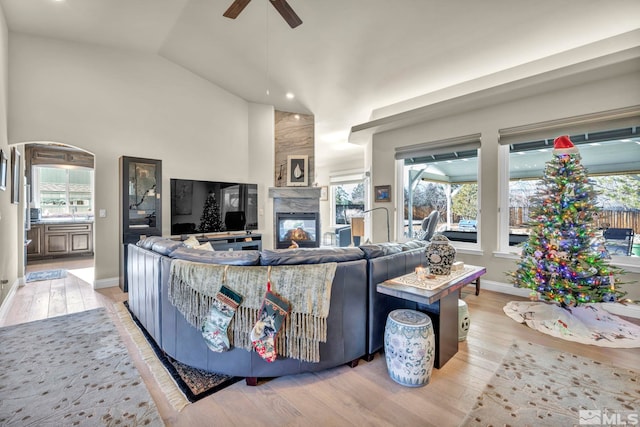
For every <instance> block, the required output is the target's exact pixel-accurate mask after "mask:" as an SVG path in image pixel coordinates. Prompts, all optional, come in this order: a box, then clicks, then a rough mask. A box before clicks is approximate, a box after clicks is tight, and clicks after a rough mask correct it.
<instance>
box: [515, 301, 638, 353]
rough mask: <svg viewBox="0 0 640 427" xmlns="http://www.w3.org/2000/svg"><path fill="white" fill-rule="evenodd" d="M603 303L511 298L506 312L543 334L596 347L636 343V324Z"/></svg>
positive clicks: (626, 346)
mask: <svg viewBox="0 0 640 427" xmlns="http://www.w3.org/2000/svg"><path fill="white" fill-rule="evenodd" d="M603 305H604V304H603V303H597V304H584V305H579V306H578V307H572V308H571V309H569V310H567V309H564V308H562V307H560V306H559V305H556V304H552V303H545V302H539V301H536V302H530V301H511V302H509V303H507V305H505V306H504V308H503V310H504V312H505V313H506V315H507V316H509V317H510V318H512V319H513V320H515V321H516V322H518V323H526V324H527V325H528V326H529V327H530V328H533V329H536V330H538V331H540V332H542V333H545V334H547V335H551V336H554V337H558V338H562V339H565V340H568V341H576V342H579V343H583V344H592V345H597V346H600V347H619V348H635V347H640V326H638V325H635V324H633V323H631V322H628V321H626V320H624V319H622V318H620V317H618V316H616V315H614V314H611V313H609V312H608V311H607V310H605V309H604V307H603Z"/></svg>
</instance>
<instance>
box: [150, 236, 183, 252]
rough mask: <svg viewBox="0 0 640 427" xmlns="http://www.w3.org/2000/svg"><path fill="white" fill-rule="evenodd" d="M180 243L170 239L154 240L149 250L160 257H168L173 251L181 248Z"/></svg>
mask: <svg viewBox="0 0 640 427" xmlns="http://www.w3.org/2000/svg"><path fill="white" fill-rule="evenodd" d="M182 246H183V245H182V242H180V241H178V240H171V239H167V238H164V239H159V240H156V241H155V242H154V243H153V245H152V246H151V250H152V251H154V252H157V253H159V254H160V255H169V254H170V253H171V252H173V251H174V250H175V249H177V248H180V247H182Z"/></svg>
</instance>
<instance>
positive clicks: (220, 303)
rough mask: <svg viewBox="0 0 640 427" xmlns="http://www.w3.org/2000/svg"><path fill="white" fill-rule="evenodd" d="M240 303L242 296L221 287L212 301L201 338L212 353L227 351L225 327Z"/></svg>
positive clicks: (227, 338)
mask: <svg viewBox="0 0 640 427" xmlns="http://www.w3.org/2000/svg"><path fill="white" fill-rule="evenodd" d="M241 302H242V296H240V295H238V294H237V293H235V292H234V291H232V290H231V289H229V288H227V287H226V286H225V285H222V287H221V288H220V291H218V294H217V295H216V299H215V300H214V301H213V305H212V306H211V311H210V312H209V316H208V317H207V320H205V322H204V325H202V336H203V337H204V340H205V342H206V343H207V347H209V348H210V349H211V350H212V351H217V352H223V351H227V350H229V337H228V336H227V327H228V326H229V323H230V322H231V319H232V318H233V315H234V314H235V312H236V309H237V308H238V306H239V305H240V303H241Z"/></svg>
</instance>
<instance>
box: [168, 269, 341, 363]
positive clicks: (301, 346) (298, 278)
mask: <svg viewBox="0 0 640 427" xmlns="http://www.w3.org/2000/svg"><path fill="white" fill-rule="evenodd" d="M336 267H337V264H336V263H326V264H309V265H286V266H273V267H261V266H250V267H239V266H231V265H216V264H202V263H197V262H191V261H184V260H174V261H173V262H172V263H171V274H170V277H169V302H171V304H173V305H175V306H176V308H177V309H178V310H179V311H180V312H181V313H182V314H183V315H184V317H185V318H186V319H187V321H188V322H189V323H190V324H191V325H193V326H194V327H196V328H198V329H201V328H202V324H203V323H204V321H205V320H206V317H207V315H208V314H209V310H210V308H211V304H212V302H213V300H214V299H215V296H216V294H217V292H218V291H219V290H220V287H221V286H222V284H225V285H226V286H227V287H229V288H231V289H233V290H234V291H235V292H237V293H238V294H240V295H242V297H243V298H244V299H243V301H242V304H241V305H240V306H239V307H238V311H237V312H236V315H235V316H234V317H233V320H232V321H231V323H230V325H229V331H230V343H231V345H234V346H236V347H241V348H244V349H246V350H248V351H251V349H252V343H251V339H250V338H249V334H250V332H251V329H252V328H253V325H255V323H256V321H257V320H258V313H259V311H260V307H261V305H262V300H263V298H264V294H265V291H266V289H267V280H269V278H270V280H271V288H272V290H273V291H274V292H275V293H277V294H279V295H280V296H282V297H283V298H284V299H286V300H287V301H289V303H290V304H291V307H292V309H291V313H290V315H289V316H287V318H286V321H285V324H284V326H283V328H282V330H281V332H280V334H279V335H278V340H277V342H276V350H277V352H278V354H282V355H284V356H286V357H291V358H294V359H300V360H302V361H305V362H319V361H320V342H326V340H327V316H328V315H329V308H330V302H331V284H332V283H333V277H334V275H335V272H336Z"/></svg>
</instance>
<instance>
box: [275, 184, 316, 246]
mask: <svg viewBox="0 0 640 427" xmlns="http://www.w3.org/2000/svg"><path fill="white" fill-rule="evenodd" d="M320 191H321V189H320V187H272V188H269V197H271V198H273V218H274V220H275V219H276V218H277V217H278V215H277V214H278V213H315V214H317V215H316V217H317V226H316V228H317V234H318V235H317V236H316V244H315V245H314V246H313V247H318V246H319V245H320V239H321V236H320V235H319V234H320V230H321V227H320ZM273 236H274V246H277V242H278V230H277V224H276V221H274V224H273ZM307 247H309V246H307Z"/></svg>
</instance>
